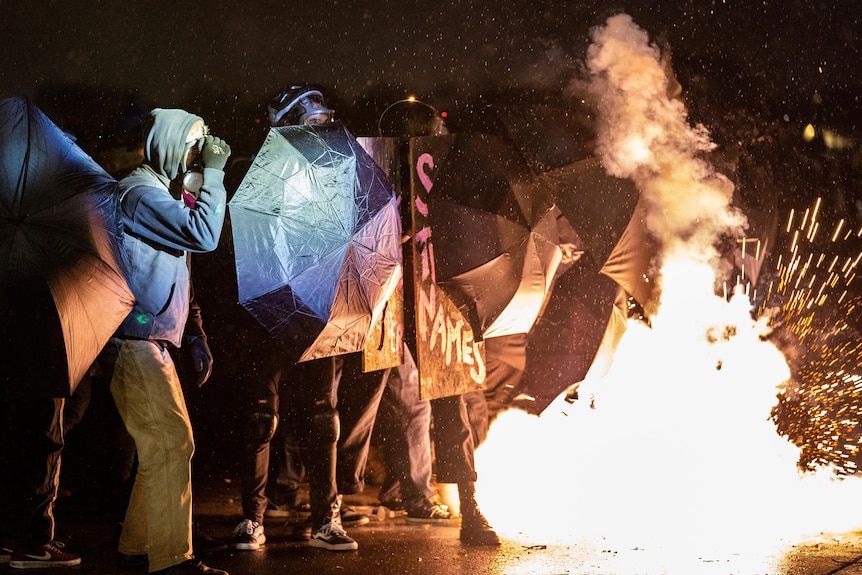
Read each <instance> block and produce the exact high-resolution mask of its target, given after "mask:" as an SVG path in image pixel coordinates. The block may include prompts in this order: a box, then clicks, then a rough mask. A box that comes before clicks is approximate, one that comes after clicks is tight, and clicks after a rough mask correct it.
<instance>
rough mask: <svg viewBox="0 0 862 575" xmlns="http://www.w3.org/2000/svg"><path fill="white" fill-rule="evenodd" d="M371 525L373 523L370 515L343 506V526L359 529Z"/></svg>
mask: <svg viewBox="0 0 862 575" xmlns="http://www.w3.org/2000/svg"><path fill="white" fill-rule="evenodd" d="M369 523H371V519H370V518H369V517H368V515H365V514H364V513H360V512H359V511H357V510H355V509H354V508H353V507H350V506H349V505H342V506H341V525H342V526H343V527H359V526H360V525H368V524H369Z"/></svg>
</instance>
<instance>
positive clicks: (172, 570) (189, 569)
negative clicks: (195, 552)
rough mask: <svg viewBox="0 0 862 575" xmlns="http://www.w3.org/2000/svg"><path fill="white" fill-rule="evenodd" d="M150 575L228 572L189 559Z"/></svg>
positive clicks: (214, 574)
mask: <svg viewBox="0 0 862 575" xmlns="http://www.w3.org/2000/svg"><path fill="white" fill-rule="evenodd" d="M150 575H228V572H227V571H222V570H221V569H214V568H212V567H207V566H206V565H204V562H203V561H200V560H199V559H189V560H187V561H183V562H182V563H178V564H177V565H172V566H171V567H168V568H167V569H161V570H159V571H153V572H152V573H150Z"/></svg>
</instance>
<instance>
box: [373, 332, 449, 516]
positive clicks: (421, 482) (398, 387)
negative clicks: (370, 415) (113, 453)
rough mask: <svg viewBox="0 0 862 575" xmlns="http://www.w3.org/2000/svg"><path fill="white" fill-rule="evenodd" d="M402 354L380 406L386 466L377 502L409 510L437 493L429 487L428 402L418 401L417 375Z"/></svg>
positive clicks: (380, 442)
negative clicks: (404, 506) (402, 504)
mask: <svg viewBox="0 0 862 575" xmlns="http://www.w3.org/2000/svg"><path fill="white" fill-rule="evenodd" d="M404 350H405V357H404V364H403V365H400V366H399V367H398V368H396V369H393V370H392V373H391V374H390V376H389V380H388V381H387V383H386V388H385V390H384V392H383V398H382V400H381V402H380V412H379V414H378V422H377V423H378V434H377V437H378V439H377V442H378V445H380V447H381V451H382V455H383V460H384V464H385V466H386V477H385V479H384V481H383V485H381V487H380V501H381V503H384V504H386V503H394V502H395V501H396V500H398V499H401V500H402V501H403V502H404V504H405V505H406V506H407V507H408V508H409V507H410V506H411V505H415V504H418V503H419V501H421V500H423V499H427V498H430V497H433V496H434V495H436V494H437V490H436V489H435V488H434V486H433V485H432V484H431V473H432V461H431V435H430V433H431V402H430V401H428V400H424V401H423V400H421V399H420V397H419V371H418V370H417V369H416V363H415V362H414V361H413V356H412V355H411V354H410V351H409V348H407V346H404Z"/></svg>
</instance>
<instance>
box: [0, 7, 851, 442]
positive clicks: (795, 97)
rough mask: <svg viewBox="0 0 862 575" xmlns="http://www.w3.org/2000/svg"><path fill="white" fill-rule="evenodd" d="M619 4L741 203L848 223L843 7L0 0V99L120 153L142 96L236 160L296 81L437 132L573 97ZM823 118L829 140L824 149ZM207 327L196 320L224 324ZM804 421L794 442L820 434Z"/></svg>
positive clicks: (366, 111) (363, 130)
mask: <svg viewBox="0 0 862 575" xmlns="http://www.w3.org/2000/svg"><path fill="white" fill-rule="evenodd" d="M620 12H625V13H628V14H629V15H631V16H632V18H633V20H634V22H635V23H636V24H638V25H639V26H640V27H641V28H643V29H644V30H645V31H646V32H647V33H648V34H649V36H650V38H651V39H652V40H653V41H654V42H656V43H657V44H659V45H660V46H663V47H666V48H669V49H670V50H671V51H672V54H673V70H674V72H675V73H676V76H677V78H678V80H679V82H680V84H681V85H682V90H683V92H682V98H683V101H684V102H685V103H686V105H687V108H688V110H689V115H690V120H691V122H692V123H702V124H704V125H705V126H706V127H707V128H708V129H709V130H710V132H711V136H712V138H713V140H714V141H715V142H716V143H717V145H718V147H717V150H716V153H715V154H714V155H713V157H712V158H711V159H712V161H713V163H714V164H715V165H716V167H717V168H718V169H719V171H721V172H722V173H724V174H725V175H727V176H728V177H729V178H730V179H731V180H732V181H733V182H734V183H735V184H736V186H737V188H736V196H735V199H737V200H739V201H740V202H741V203H742V204H744V205H745V206H746V207H750V208H752V211H751V213H756V212H757V211H759V212H761V213H764V214H766V213H770V210H772V209H774V206H775V205H778V206H780V207H781V209H782V210H789V208H791V207H794V208H801V209H804V208H805V207H807V206H808V205H809V204H810V201H811V200H812V199H813V198H817V197H824V198H825V203H824V212H828V213H825V215H824V220H826V219H828V218H829V217H832V218H837V217H848V218H850V220H851V223H852V224H853V225H858V224H860V222H862V217H860V214H862V177H860V174H862V154H860V152H859V149H860V148H859V144H858V142H859V138H860V115H859V106H860V94H862V78H860V74H862V64H860V56H862V49H860V46H862V4H860V2H859V1H858V0H767V1H763V0H641V1H638V2H622V1H619V2H616V1H599V0H584V1H571V2H566V1H561V0H533V1H526V0H524V1H519V2H512V1H508V0H495V1H493V2H492V1H490V0H472V1H470V0H442V1H439V2H433V1H428V0H424V1H416V0H401V1H394V0H390V1H383V2H367V1H358V0H357V1H344V0H340V1H339V0H336V1H332V2H318V3H315V2H275V1H272V0H253V1H249V2H243V3H229V2H186V1H182V0H172V1H169V2H166V1H163V0H151V1H149V2H145V1H140V0H138V1H136V0H127V1H110V0H102V1H95V0H0V13H2V17H0V39H2V40H0V46H2V48H3V53H2V55H0V97H8V96H16V95H22V94H23V95H27V96H30V97H31V98H32V99H33V100H34V102H35V103H36V104H37V105H38V106H39V107H40V108H42V110H44V111H45V112H46V113H47V114H48V116H49V117H50V118H51V119H52V120H54V121H55V122H56V123H57V124H58V125H59V126H60V127H61V128H63V129H64V130H67V131H68V132H69V133H71V134H73V135H74V136H75V137H76V138H77V139H78V142H79V144H80V145H81V147H82V148H83V149H84V150H85V151H87V152H88V153H91V154H93V155H94V156H96V157H97V159H98V158H103V157H104V155H103V154H104V152H105V151H106V150H112V149H113V150H116V149H125V147H126V145H127V143H128V141H129V138H130V137H133V136H134V133H135V125H136V123H137V121H139V120H140V118H141V117H142V115H143V114H144V113H145V112H146V111H147V110H148V109H150V108H152V107H156V106H159V107H181V108H185V109H187V110H189V111H191V112H194V113H197V114H199V115H201V116H203V117H204V118H205V119H206V120H207V122H208V123H209V125H210V126H211V129H212V131H213V132H214V133H215V134H217V135H219V136H221V137H223V138H225V139H226V140H227V141H228V142H229V143H230V144H231V146H232V148H233V150H234V154H235V156H243V155H247V154H251V153H254V151H256V147H257V145H259V143H260V141H261V140H262V137H263V134H264V132H265V130H266V128H265V124H264V123H263V122H264V118H265V113H264V111H265V105H266V103H267V102H268V100H269V99H270V98H271V96H272V95H273V94H274V93H275V92H277V91H278V90H279V89H281V88H283V87H285V86H286V85H288V84H290V83H294V82H297V81H312V82H317V83H320V84H322V85H323V86H324V88H325V89H326V93H327V97H328V100H329V104H330V105H331V106H332V107H334V108H335V109H336V111H337V117H339V118H340V119H342V120H344V122H345V124H346V125H347V126H348V127H349V128H350V129H351V131H352V132H353V133H354V134H356V135H357V136H363V135H377V128H378V121H379V119H380V115H381V113H382V112H383V111H384V110H385V109H386V108H387V106H388V105H389V104H391V103H393V102H395V101H397V100H399V99H402V98H405V97H406V96H408V95H414V96H416V97H417V98H419V99H421V100H422V101H424V102H427V103H429V104H431V105H433V106H435V107H436V108H438V109H439V110H442V111H445V112H447V123H448V125H449V126H450V128H451V129H452V130H453V131H459V130H471V129H476V128H480V129H484V128H485V127H486V126H484V125H483V124H484V122H486V120H487V119H488V117H489V116H488V115H487V114H485V113H484V112H485V111H486V110H487V109H489V108H492V107H493V106H494V105H495V104H497V103H500V102H505V103H508V104H511V103H515V104H517V105H524V106H527V105H530V104H533V103H537V102H538V103H551V104H553V105H554V106H557V107H560V108H571V109H574V110H576V113H580V112H577V111H578V110H584V109H588V107H589V102H585V103H583V102H581V97H582V95H581V94H579V93H578V92H577V90H572V89H571V87H572V86H576V85H577V84H578V82H577V80H578V78H579V77H580V75H581V74H582V62H583V60H584V57H585V54H586V50H587V48H588V46H589V45H590V43H591V38H590V30H591V29H592V28H593V27H596V26H602V25H603V24H604V23H605V21H606V20H607V18H608V17H610V16H612V15H615V14H618V13H620ZM585 105H586V107H587V108H585V107H584V106H585ZM558 119H560V116H552V117H549V118H547V121H548V123H549V124H553V123H555V121H556V120H558ZM808 124H812V125H813V126H814V127H815V128H816V129H817V135H818V137H816V138H814V139H812V140H805V139H803V137H802V134H803V130H804V128H805V126H806V125H808ZM825 130H830V131H832V132H833V133H835V134H838V135H840V136H842V137H843V138H845V140H844V144H843V145H842V146H840V147H830V146H828V145H826V141H825V140H824V139H823V138H822V137H821V136H822V134H824V133H825ZM389 135H391V134H389ZM776 198H778V201H776ZM752 221H756V220H755V219H754V218H752ZM217 253H218V254H219V261H220V262H222V263H223V264H224V265H226V266H229V264H230V257H226V256H227V255H229V254H228V252H226V251H224V250H221V251H217ZM225 262H227V263H225ZM228 271H229V270H228ZM208 309H209V310H210V311H209V312H208V316H207V317H208V318H212V317H213V316H217V315H218V313H219V311H221V310H219V309H218V308H215V309H214V307H213V306H210V307H209V308H208ZM857 315H858V314H857ZM245 319H246V320H248V318H245ZM848 319H849V320H850V321H851V323H853V324H854V325H855V324H856V323H857V322H858V317H853V318H848ZM224 325H227V326H231V325H232V324H230V323H229V322H228V323H226V324H224ZM224 325H222V326H218V325H217V327H218V329H214V330H213V333H214V334H223V335H225V336H226V338H228V337H230V332H228V331H227V330H226V329H225V328H224ZM854 333H855V332H854ZM216 339H217V338H216ZM215 343H217V342H215ZM235 343H236V342H235V341H231V342H230V344H231V346H233V345H234V344H235ZM222 351H223V350H222ZM220 358H221V359H220V360H219V361H220V362H221V363H220V364H217V368H216V373H215V374H214V377H213V381H212V383H210V384H208V385H207V386H205V388H204V389H203V390H200V391H199V392H193V393H191V394H190V397H189V400H190V404H191V409H192V411H193V412H197V411H198V410H201V411H202V413H197V417H196V420H197V422H198V423H199V424H201V425H206V424H209V427H212V428H214V432H213V433H212V434H201V435H199V439H200V442H201V443H203V444H204V445H206V447H211V446H218V445H219V443H220V442H221V443H224V440H225V436H226V435H229V434H230V429H231V428H233V427H235V425H234V423H233V422H232V421H231V420H230V419H229V417H228V419H227V421H225V420H224V419H223V418H222V417H220V415H221V414H220V413H219V411H218V409H216V410H215V411H213V409H212V406H213V405H214V402H215V403H220V402H216V401H215V400H216V399H217V398H220V397H232V395H231V394H228V395H225V394H224V390H225V387H227V388H232V387H234V386H236V385H238V384H237V383H236V382H233V381H232V380H231V378H230V377H228V375H230V372H231V369H230V367H231V364H232V363H233V362H232V358H224V356H223V355H222V356H220ZM232 367H234V368H235V369H240V370H241V369H243V366H242V365H235V366H232ZM854 367H855V366H854ZM225 368H228V369H227V370H225ZM848 393H849V392H848ZM832 395H833V396H835V397H841V394H832ZM800 396H804V394H800ZM844 397H847V395H845V396H844ZM852 398H853V402H855V403H853V404H854V405H856V404H857V403H859V402H860V401H862V400H858V398H856V396H855V395H853V396H852ZM824 401H825V400H824ZM822 403H823V402H821V404H822ZM836 405H837V404H836ZM228 411H230V410H228ZM857 411H858V410H857ZM806 417H807V415H806V414H802V415H800V416H799V417H798V420H800V421H806ZM223 422H224V423H223ZM215 428H217V429H215ZM860 429H862V423H860ZM803 431H805V430H803ZM816 431H817V433H814V434H812V435H813V436H814V437H813V438H812V439H811V442H812V444H820V443H823V441H825V440H824V439H823V438H833V439H834V436H835V434H834V433H832V432H830V431H829V430H828V429H825V430H819V428H818V430H816ZM821 431H822V433H821ZM800 434H801V432H800ZM829 441H832V440H831V439H830V440H829ZM818 442H819V443H818ZM201 451H202V452H206V451H207V449H202V450H201ZM817 455H818V454H815V455H813V456H812V459H816V456H817ZM827 455H828V454H827ZM827 458H828V457H827Z"/></svg>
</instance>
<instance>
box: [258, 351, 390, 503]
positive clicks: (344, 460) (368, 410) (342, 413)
mask: <svg viewBox="0 0 862 575" xmlns="http://www.w3.org/2000/svg"><path fill="white" fill-rule="evenodd" d="M361 361H362V356H361V355H360V354H350V355H345V356H339V357H337V358H335V359H334V369H335V372H334V377H335V380H336V383H335V389H336V390H337V404H336V405H337V409H338V417H339V421H340V424H341V433H340V435H339V438H338V445H337V454H336V469H335V478H336V485H337V487H338V492H339V493H341V494H342V495H352V494H356V493H361V492H362V491H363V490H364V489H365V468H366V465H367V463H368V453H369V451H370V449H371V434H372V431H373V430H374V425H375V422H376V420H377V411H378V408H379V406H380V400H381V397H382V396H383V390H384V388H385V386H386V382H387V380H388V379H389V374H390V370H389V369H385V370H380V371H372V372H368V373H363V372H362V363H361ZM284 423H285V424H286V425H285V432H284V433H283V434H282V435H281V436H280V439H274V440H273V441H275V442H276V443H275V444H274V446H273V449H272V455H273V457H272V463H273V465H275V466H277V467H276V468H275V469H273V468H272V466H271V468H270V471H271V473H272V474H273V476H274V477H275V479H276V481H275V484H276V485H275V486H274V488H270V489H268V490H267V496H268V497H269V498H270V499H271V500H273V501H274V502H276V503H278V504H282V503H290V502H291V499H292V498H293V494H294V493H295V492H296V490H297V488H298V487H299V485H300V484H301V483H303V482H305V481H306V480H307V476H306V471H307V462H305V461H304V459H303V457H302V452H301V450H300V448H299V439H300V437H301V436H300V435H299V433H298V430H297V429H296V426H294V425H292V424H291V422H289V421H286V422H284Z"/></svg>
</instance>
